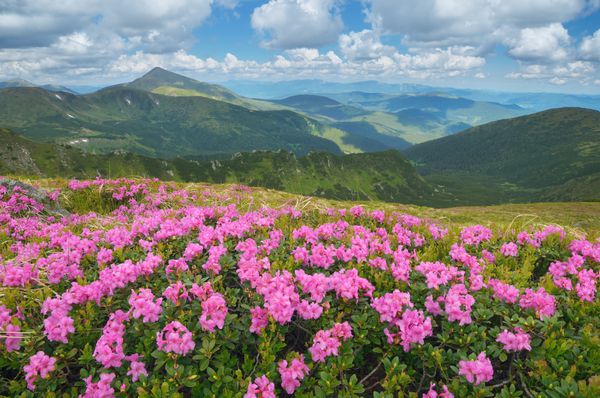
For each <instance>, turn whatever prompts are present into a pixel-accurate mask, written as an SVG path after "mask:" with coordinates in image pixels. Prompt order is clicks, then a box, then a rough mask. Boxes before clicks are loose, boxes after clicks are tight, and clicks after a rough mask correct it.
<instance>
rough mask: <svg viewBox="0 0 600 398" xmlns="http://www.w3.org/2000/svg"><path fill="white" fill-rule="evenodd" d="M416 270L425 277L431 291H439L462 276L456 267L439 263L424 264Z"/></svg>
mask: <svg viewBox="0 0 600 398" xmlns="http://www.w3.org/2000/svg"><path fill="white" fill-rule="evenodd" d="M415 270H416V271H418V272H420V273H421V274H422V275H423V276H425V279H426V280H427V287H428V288H429V289H438V288H439V287H440V286H443V285H446V284H447V283H448V282H450V281H451V280H452V279H454V278H460V277H461V276H462V273H461V272H460V271H458V269H457V268H456V267H448V266H446V265H445V264H444V263H441V262H439V261H438V262H435V263H430V262H422V263H421V264H419V265H417V266H416V267H415Z"/></svg>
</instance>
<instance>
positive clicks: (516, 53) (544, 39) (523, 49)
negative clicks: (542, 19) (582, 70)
mask: <svg viewBox="0 0 600 398" xmlns="http://www.w3.org/2000/svg"><path fill="white" fill-rule="evenodd" d="M510 42H511V40H509V43H510ZM570 42H571V37H570V36H569V32H567V30H566V29H565V28H564V27H563V26H562V24H560V23H553V24H550V25H548V26H543V27H539V28H525V29H522V30H521V31H520V33H519V36H518V38H517V39H516V40H514V41H512V43H511V48H510V50H509V51H508V53H509V54H510V55H512V56H513V57H515V58H517V59H523V60H536V59H547V60H552V61H560V60H564V59H566V58H567V56H568V53H567V46H568V45H569V44H570Z"/></svg>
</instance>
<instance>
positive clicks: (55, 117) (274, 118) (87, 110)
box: [0, 86, 341, 158]
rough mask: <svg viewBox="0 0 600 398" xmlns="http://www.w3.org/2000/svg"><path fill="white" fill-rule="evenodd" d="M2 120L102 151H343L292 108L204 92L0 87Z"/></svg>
mask: <svg viewBox="0 0 600 398" xmlns="http://www.w3.org/2000/svg"><path fill="white" fill-rule="evenodd" d="M0 120H1V121H2V124H3V126H5V127H8V128H12V129H13V130H14V131H15V132H18V133H20V134H23V135H25V136H27V137H29V138H31V139H34V140H43V141H58V142H63V143H69V144H71V145H75V146H78V147H80V148H82V149H85V150H88V151H92V152H96V153H103V152H110V151H113V150H116V149H121V150H125V151H131V152H135V153H139V154H144V155H148V156H157V157H167V158H168V157H174V156H186V155H202V154H219V153H230V154H231V153H235V152H239V151H248V150H255V149H263V150H276V149H285V150H289V151H292V152H295V153H298V154H303V153H307V152H309V151H315V150H319V151H329V152H332V153H341V151H340V149H339V147H338V145H337V144H335V143H334V142H332V141H330V140H328V139H326V138H322V137H319V136H318V134H321V133H323V131H322V130H323V128H322V126H320V125H319V123H317V122H315V121H312V120H310V119H308V118H306V117H304V116H302V115H299V114H297V113H294V112H291V111H253V110H250V109H247V108H244V107H241V106H236V105H232V104H230V103H227V102H223V101H217V100H213V99H210V98H206V97H198V96H196V97H171V96H164V95H160V94H154V93H150V92H147V91H142V90H138V89H133V88H130V87H124V86H114V87H109V88H106V89H103V90H100V91H98V92H95V93H92V94H87V95H80V96H75V95H71V94H67V93H51V92H48V91H45V90H42V89H39V88H7V89H2V90H0Z"/></svg>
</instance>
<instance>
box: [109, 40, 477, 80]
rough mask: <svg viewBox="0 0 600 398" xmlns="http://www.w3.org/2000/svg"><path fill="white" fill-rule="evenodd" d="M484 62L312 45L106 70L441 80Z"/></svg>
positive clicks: (155, 60) (134, 60) (120, 62)
mask: <svg viewBox="0 0 600 398" xmlns="http://www.w3.org/2000/svg"><path fill="white" fill-rule="evenodd" d="M484 64H485V60H484V59H483V58H479V57H474V56H464V55H457V54H453V53H452V52H451V51H450V50H440V49H438V50H434V51H431V52H429V53H423V54H418V55H411V54H400V53H398V52H396V53H394V54H391V55H389V56H387V55H384V56H380V57H377V58H372V59H366V60H348V59H346V60H344V59H343V58H341V57H340V56H338V55H337V54H336V53H335V52H334V51H327V52H325V53H321V52H319V50H317V49H315V48H297V49H290V50H286V51H284V52H283V53H282V54H279V55H276V56H275V57H274V58H273V59H272V60H269V61H266V62H256V61H254V60H241V59H239V58H238V57H236V56H235V55H233V54H227V55H226V56H225V57H224V59H223V60H222V61H218V60H215V59H212V58H208V59H201V58H198V57H196V56H194V55H191V54H188V53H187V52H185V51H183V50H181V51H177V52H175V53H172V54H146V53H144V52H137V53H135V54H133V55H122V56H121V57H119V59H117V60H116V61H115V62H113V63H111V64H110V65H108V68H107V74H109V75H111V74H138V75H139V74H140V73H143V72H146V71H147V70H149V69H151V68H152V67H154V66H161V67H164V68H167V69H171V70H175V71H181V72H190V73H192V74H196V75H202V74H209V73H210V75H211V77H213V78H214V77H215V76H221V77H228V78H231V77H235V78H255V77H264V76H269V77H271V78H279V79H289V78H297V77H303V76H307V77H309V76H310V77H323V78H336V79H339V78H352V77H360V78H361V79H362V78H365V77H372V78H377V77H400V76H404V77H412V78H444V77H452V76H458V75H464V74H465V73H469V72H470V71H472V70H476V69H477V68H479V67H481V66H483V65H484Z"/></svg>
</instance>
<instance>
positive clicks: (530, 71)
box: [506, 61, 596, 85]
mask: <svg viewBox="0 0 600 398" xmlns="http://www.w3.org/2000/svg"><path fill="white" fill-rule="evenodd" d="M595 71H596V68H595V67H594V65H593V64H592V63H591V62H587V61H573V62H567V63H564V64H559V65H554V66H550V65H540V64H523V65H521V68H520V70H519V71H518V72H512V73H509V74H508V75H506V77H508V78H510V79H537V80H545V81H547V82H549V83H551V84H555V85H556V84H559V85H562V84H565V83H567V82H569V81H570V80H573V79H576V80H579V81H580V82H582V83H586V84H587V83H590V82H591V81H592V80H593V76H594V73H595Z"/></svg>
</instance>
